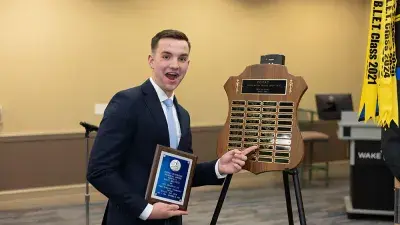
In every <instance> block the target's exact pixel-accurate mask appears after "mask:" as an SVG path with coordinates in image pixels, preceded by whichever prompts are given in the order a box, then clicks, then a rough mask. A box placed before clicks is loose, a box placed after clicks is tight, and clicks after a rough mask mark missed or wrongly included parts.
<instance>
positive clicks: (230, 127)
mask: <svg viewBox="0 0 400 225" xmlns="http://www.w3.org/2000/svg"><path fill="white" fill-rule="evenodd" d="M224 88H225V91H226V94H227V96H228V102H229V109H228V110H229V112H228V116H227V119H226V122H225V124H224V126H223V128H222V131H221V132H220V134H219V137H218V149H217V154H218V156H219V157H221V156H222V155H223V154H224V153H226V152H227V151H230V150H233V149H239V150H240V149H245V148H247V147H250V146H254V145H257V146H259V148H258V149H256V150H255V151H254V152H252V153H250V154H249V155H248V160H247V161H246V164H245V166H244V167H243V169H244V170H248V171H250V172H252V173H254V174H259V173H262V172H267V171H282V170H286V169H293V168H295V167H296V166H297V165H298V164H299V163H300V162H301V161H302V159H303V155H304V143H303V139H302V136H301V133H300V130H299V127H298V123H297V108H298V104H299V102H300V100H301V97H302V96H303V94H304V93H305V91H306V90H307V88H308V87H307V84H306V82H305V81H304V79H303V78H302V77H297V76H293V75H291V74H289V73H288V71H287V68H286V67H285V66H283V65H277V64H256V65H251V66H248V67H246V68H245V70H244V71H243V72H242V73H241V74H240V75H239V76H232V77H230V78H229V79H228V80H227V82H226V83H225V85H224Z"/></svg>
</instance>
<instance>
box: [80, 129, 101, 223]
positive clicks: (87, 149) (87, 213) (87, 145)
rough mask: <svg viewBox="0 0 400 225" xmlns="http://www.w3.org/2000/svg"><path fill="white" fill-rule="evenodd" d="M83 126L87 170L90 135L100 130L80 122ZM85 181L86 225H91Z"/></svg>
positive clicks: (87, 185) (87, 183)
mask: <svg viewBox="0 0 400 225" xmlns="http://www.w3.org/2000/svg"><path fill="white" fill-rule="evenodd" d="M79 124H80V125H81V126H83V127H84V128H85V130H86V131H85V139H86V168H87V167H88V162H89V135H90V133H91V132H94V131H97V130H98V129H99V128H98V127H96V126H94V125H91V124H88V123H86V122H80V123H79ZM85 181H86V192H85V208H86V225H89V224H90V210H89V204H90V194H89V181H88V180H87V179H86V175H85Z"/></svg>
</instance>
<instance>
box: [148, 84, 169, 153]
mask: <svg viewBox="0 0 400 225" xmlns="http://www.w3.org/2000/svg"><path fill="white" fill-rule="evenodd" d="M142 91H143V93H144V94H145V97H144V99H145V103H146V105H147V107H148V108H149V109H150V113H151V115H152V116H153V119H154V120H155V121H156V124H157V128H155V129H154V130H155V131H157V133H158V134H159V135H160V138H161V143H160V144H161V145H165V146H169V134H168V124H167V120H166V119H165V115H164V111H163V109H162V106H161V103H160V100H159V99H158V96H157V93H156V91H155V90H154V87H153V85H152V84H151V82H150V80H149V79H148V80H146V82H144V83H143V85H142Z"/></svg>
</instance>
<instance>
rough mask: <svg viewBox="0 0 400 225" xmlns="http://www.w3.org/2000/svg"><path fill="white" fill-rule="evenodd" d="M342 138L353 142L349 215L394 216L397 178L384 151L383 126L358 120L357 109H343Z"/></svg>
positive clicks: (340, 124) (348, 204) (339, 133)
mask: <svg viewBox="0 0 400 225" xmlns="http://www.w3.org/2000/svg"><path fill="white" fill-rule="evenodd" d="M341 115H342V116H341V120H340V121H339V122H338V127H339V130H338V138H339V139H340V140H347V141H349V144H350V146H349V147H350V148H349V157H350V193H349V196H345V198H344V202H345V206H346V212H347V216H348V218H355V217H360V216H363V215H364V216H366V215H369V216H391V217H393V215H394V192H393V186H394V180H393V175H392V173H391V171H390V170H389V168H388V167H387V166H386V164H385V162H384V158H383V155H382V152H381V133H382V128H381V127H379V126H377V125H375V124H373V123H372V122H368V123H364V122H359V121H358V113H357V112H350V111H348V112H345V111H344V112H342V114H341Z"/></svg>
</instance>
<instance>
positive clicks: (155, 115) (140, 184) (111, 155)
mask: <svg viewBox="0 0 400 225" xmlns="http://www.w3.org/2000/svg"><path fill="white" fill-rule="evenodd" d="M190 48H191V45H190V42H189V40H188V38H187V37H186V35H185V34H184V33H182V32H180V31H176V30H164V31H161V32H159V33H158V34H156V35H155V36H154V37H153V39H152V41H151V54H150V55H149V57H148V62H149V65H150V67H151V69H152V71H153V72H152V76H151V78H149V79H148V80H146V81H145V82H144V83H143V84H142V85H140V86H137V87H134V88H131V89H127V90H123V91H120V92H118V93H117V94H116V95H114V96H113V97H112V99H111V100H110V102H109V104H108V106H107V108H106V110H105V112H104V117H103V119H102V121H101V123H100V126H99V130H98V133H97V137H96V140H95V142H94V146H93V148H92V152H91V156H90V160H89V166H88V174H87V179H88V180H89V182H90V183H91V184H92V185H93V186H94V187H95V188H96V189H97V190H99V191H100V192H101V193H103V194H104V195H105V196H106V197H107V198H108V199H109V201H108V204H107V208H106V212H105V215H104V218H103V224H107V225H128V224H129V225H166V224H168V225H180V224H182V219H181V218H182V215H186V214H188V212H186V211H181V210H178V206H176V205H170V204H164V203H155V204H153V205H151V204H149V203H148V202H147V201H146V200H145V198H144V196H145V192H146V187H147V182H148V178H149V174H150V170H151V167H152V162H153V156H154V152H155V149H156V145H157V144H160V145H164V146H170V147H172V148H175V149H179V150H181V151H185V152H189V153H193V150H192V135H191V130H190V117H189V113H188V112H187V111H186V110H185V109H184V108H183V107H182V106H181V105H179V103H178V101H177V99H176V97H175V96H174V90H175V89H176V88H177V87H178V85H179V84H180V82H181V81H182V79H183V78H184V77H185V74H186V71H187V69H188V66H189V53H190ZM168 101H169V102H170V103H167V102H168ZM170 105H172V106H170ZM255 148H256V147H251V148H248V149H245V150H242V151H239V150H232V151H230V152H228V153H226V154H225V155H223V156H222V157H221V158H220V159H218V160H214V161H211V162H205V163H199V164H197V165H196V169H195V174H194V177H193V187H196V186H202V185H221V184H222V183H223V181H224V179H223V178H224V177H225V176H226V174H233V173H237V172H239V171H240V170H241V168H242V166H243V165H244V164H245V161H246V160H247V157H246V154H248V153H250V152H251V151H253V150H254V149H255Z"/></svg>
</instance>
